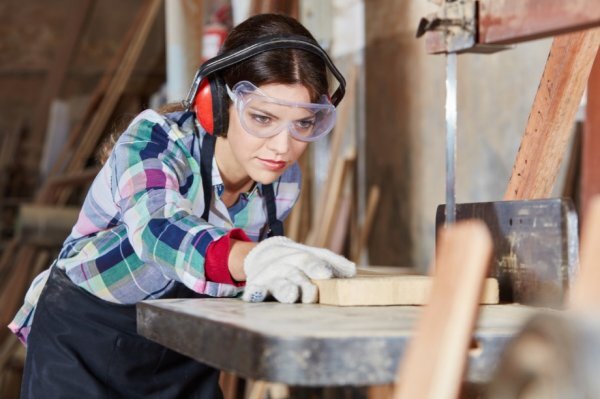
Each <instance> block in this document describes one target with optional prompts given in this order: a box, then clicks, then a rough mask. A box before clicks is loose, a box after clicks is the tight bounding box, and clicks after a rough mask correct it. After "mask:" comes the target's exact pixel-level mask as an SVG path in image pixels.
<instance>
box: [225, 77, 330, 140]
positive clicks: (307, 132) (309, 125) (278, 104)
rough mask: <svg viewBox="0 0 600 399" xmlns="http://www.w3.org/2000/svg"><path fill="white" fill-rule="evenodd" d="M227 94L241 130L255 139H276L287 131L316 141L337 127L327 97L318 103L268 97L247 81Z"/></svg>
mask: <svg viewBox="0 0 600 399" xmlns="http://www.w3.org/2000/svg"><path fill="white" fill-rule="evenodd" d="M227 93H228V94H229V98H231V101H233V103H234V105H235V107H236V110H237V113H238V116H239V119H240V123H241V125H242V127H243V128H244V130H245V131H246V132H248V133H249V134H251V135H253V136H256V137H261V138H267V137H273V136H275V135H277V134H279V133H281V132H282V131H283V130H285V129H287V131H288V132H290V134H291V135H292V137H294V138H295V139H298V140H301V141H315V140H317V139H319V138H321V137H323V136H325V135H326V134H327V133H329V132H330V131H331V129H333V125H335V115H336V113H335V107H334V106H333V104H331V102H330V101H329V99H328V98H327V96H322V97H321V100H320V101H319V102H318V103H299V102H293V101H286V100H282V99H279V98H274V97H269V96H268V95H266V94H265V93H263V92H262V91H260V90H259V89H258V88H257V87H256V86H254V85H253V84H252V83H250V82H248V81H246V80H243V81H241V82H238V83H236V84H235V85H234V86H233V88H232V89H230V88H229V87H227Z"/></svg>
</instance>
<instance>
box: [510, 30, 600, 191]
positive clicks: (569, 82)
mask: <svg viewBox="0 0 600 399" xmlns="http://www.w3.org/2000/svg"><path fill="white" fill-rule="evenodd" d="M599 45H600V28H597V29H592V30H587V31H582V32H577V33H570V34H568V35H563V36H559V37H556V38H555V39H554V41H553V43H552V47H551V49H550V54H549V56H548V61H547V62H546V67H545V69H544V73H543V74H542V79H541V81H540V85H539V87H538V90H537V93H536V96H535V99H534V102H533V106H532V109H531V112H530V114H529V119H528V121H527V126H526V128H525V134H524V135H523V139H522V141H521V146H520V147H519V152H518V154H517V158H516V161H515V164H514V166H513V171H512V175H511V177H510V181H509V183H508V188H507V190H506V192H505V194H504V199H505V200H518V199H535V198H547V197H548V196H550V194H551V192H552V187H553V186H554V182H555V180H556V176H557V174H558V171H559V168H560V164H561V161H562V158H563V156H564V153H565V150H566V148H567V143H568V140H569V138H570V136H571V132H572V130H573V121H574V120H575V114H576V112H577V108H578V107H579V104H580V102H581V97H582V95H583V91H584V88H585V86H586V83H587V79H588V76H589V74H590V70H591V68H592V64H593V62H594V58H595V57H596V53H597V51H598V46H599Z"/></svg>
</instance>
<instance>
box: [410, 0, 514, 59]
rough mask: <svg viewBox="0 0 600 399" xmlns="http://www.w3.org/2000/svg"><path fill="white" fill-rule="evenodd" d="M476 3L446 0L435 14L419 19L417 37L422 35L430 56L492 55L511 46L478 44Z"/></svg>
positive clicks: (474, 0)
mask: <svg viewBox="0 0 600 399" xmlns="http://www.w3.org/2000/svg"><path fill="white" fill-rule="evenodd" d="M478 5H479V4H478V1H476V0H445V1H444V2H443V3H442V5H441V7H440V11H439V12H438V13H437V14H430V15H428V16H427V17H426V18H421V21H420V22H419V26H418V28H417V33H416V36H417V37H421V36H423V35H425V36H426V37H425V39H426V47H427V52H429V53H461V52H471V53H493V52H496V51H500V50H504V49H507V48H510V46H490V45H478V44H477V34H478V32H477V26H478V25H477V22H478V21H477V18H478Z"/></svg>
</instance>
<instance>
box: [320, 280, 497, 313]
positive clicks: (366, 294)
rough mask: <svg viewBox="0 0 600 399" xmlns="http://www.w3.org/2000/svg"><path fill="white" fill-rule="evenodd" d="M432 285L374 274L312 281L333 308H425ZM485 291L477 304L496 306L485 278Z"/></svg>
mask: <svg viewBox="0 0 600 399" xmlns="http://www.w3.org/2000/svg"><path fill="white" fill-rule="evenodd" d="M432 282H433V279H432V277H430V276H422V275H405V276H382V275H377V274H371V275H362V276H361V275H359V276H356V277H354V278H336V279H331V280H314V281H313V283H315V284H316V285H317V287H319V303H320V304H323V305H334V306H382V305H426V304H427V303H428V300H429V294H430V292H431V286H432ZM484 287H485V288H484V290H483V294H482V296H481V300H480V303H481V304H487V305H489V304H496V303H498V299H499V291H498V280H496V279H495V278H487V279H486V280H485V284H484Z"/></svg>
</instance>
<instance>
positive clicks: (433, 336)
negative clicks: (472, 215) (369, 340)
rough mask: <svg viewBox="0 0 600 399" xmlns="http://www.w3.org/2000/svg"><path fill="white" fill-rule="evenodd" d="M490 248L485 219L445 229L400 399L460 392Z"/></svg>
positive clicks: (402, 371) (403, 368)
mask: <svg viewBox="0 0 600 399" xmlns="http://www.w3.org/2000/svg"><path fill="white" fill-rule="evenodd" d="M491 253H492V239H491V237H490V234H489V232H488V230H487V228H486V226H485V224H483V223H482V222H481V221H476V220H472V221H465V222H458V223H456V224H455V225H453V226H451V227H449V228H447V229H446V230H444V231H442V232H441V234H440V241H439V245H438V248H437V252H436V265H435V276H434V281H433V287H432V292H431V296H430V301H429V306H427V307H426V308H425V311H424V313H423V314H422V315H421V317H420V319H419V322H418V323H417V327H416V330H415V334H414V336H413V339H412V340H411V342H410V343H409V346H408V349H407V353H406V356H405V358H404V359H403V360H402V362H401V364H400V368H399V372H398V379H397V380H396V389H395V392H394V398H395V399H408V398H423V399H427V398H436V399H443V398H448V399H450V398H456V397H458V393H459V389H460V385H461V382H462V378H463V374H464V370H465V367H466V365H467V351H468V348H469V344H470V341H471V334H472V330H473V328H474V326H475V320H476V318H477V313H478V310H479V306H478V298H480V297H481V292H482V288H483V282H484V279H485V275H486V272H487V266H488V264H489V263H488V262H489V259H490V256H491Z"/></svg>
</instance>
